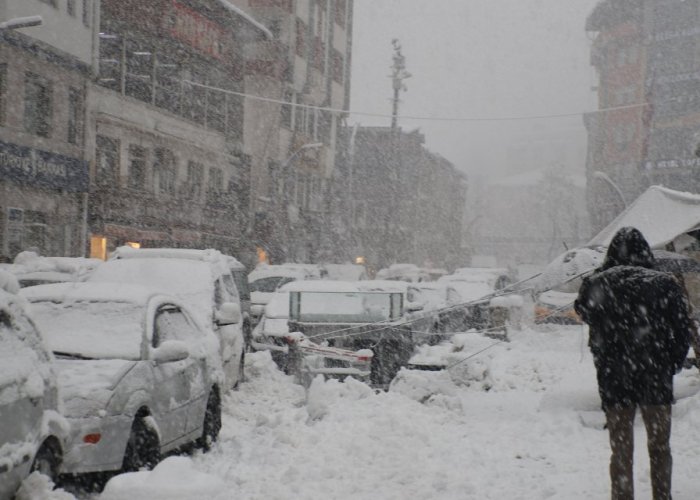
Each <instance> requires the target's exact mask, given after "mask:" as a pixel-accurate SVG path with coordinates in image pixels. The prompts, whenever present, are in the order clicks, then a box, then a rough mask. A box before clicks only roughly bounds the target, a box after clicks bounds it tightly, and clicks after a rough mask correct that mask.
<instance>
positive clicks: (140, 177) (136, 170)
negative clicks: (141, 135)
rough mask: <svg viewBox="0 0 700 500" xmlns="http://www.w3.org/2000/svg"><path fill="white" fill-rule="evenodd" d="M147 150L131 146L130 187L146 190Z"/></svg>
mask: <svg viewBox="0 0 700 500" xmlns="http://www.w3.org/2000/svg"><path fill="white" fill-rule="evenodd" d="M147 154H148V151H147V150H146V148H142V147H141V146H136V145H134V144H131V145H130V146H129V180H128V183H129V187H130V188H133V189H144V188H145V183H146V156H147Z"/></svg>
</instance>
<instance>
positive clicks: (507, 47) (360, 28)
mask: <svg viewBox="0 0 700 500" xmlns="http://www.w3.org/2000/svg"><path fill="white" fill-rule="evenodd" d="M595 3H596V0H568V1H562V0H355V20H354V22H355V28H354V40H353V44H354V45H353V60H354V61H353V78H352V99H351V109H353V110H356V111H369V112H379V113H386V114H390V113H391V103H390V101H389V99H390V97H391V93H392V90H391V82H390V80H389V78H388V75H389V72H390V70H389V66H390V65H391V55H392V48H391V39H392V38H398V39H399V40H400V41H401V43H402V45H403V52H404V55H405V56H406V61H407V69H408V70H409V71H410V72H411V73H412V74H413V77H412V78H411V79H409V80H408V81H407V82H406V83H407V86H408V92H406V93H404V94H403V95H402V100H403V103H402V105H401V109H400V114H404V115H415V116H431V117H436V116H440V117H510V116H531V115H548V114H562V113H571V112H579V111H587V110H590V109H594V108H595V102H596V101H595V96H594V94H593V93H592V92H591V90H590V88H591V86H592V85H594V84H595V79H594V72H593V70H592V68H591V67H590V64H589V59H590V41H589V39H588V37H587V34H586V32H585V31H584V25H585V19H586V16H587V15H588V13H589V12H590V11H591V9H592V8H593V6H594V5H595ZM352 121H353V122H360V123H362V124H364V125H384V124H386V125H388V124H389V122H390V119H389V118H385V119H378V118H369V117H365V116H359V115H355V116H353V119H352ZM400 124H401V126H402V127H403V128H404V129H415V128H420V129H421V130H422V131H423V132H424V133H425V135H426V143H427V146H428V147H429V148H430V149H431V150H433V151H435V152H437V153H440V154H442V155H443V156H445V157H446V158H448V159H449V160H451V161H452V162H454V163H455V164H456V165H457V166H458V167H459V168H461V169H463V170H465V171H467V172H475V171H481V172H484V173H489V174H493V173H501V172H502V171H505V170H508V171H509V172H513V170H514V168H515V167H514V166H513V165H504V164H503V163H504V162H505V160H504V155H503V154H501V153H502V151H503V149H504V145H507V144H509V143H511V142H512V141H518V140H521V139H522V137H524V136H526V135H527V134H528V133H531V131H532V130H533V129H536V128H537V127H540V128H544V129H546V130H558V131H561V130H567V131H569V132H568V133H571V134H572V143H575V142H578V143H579V144H581V143H585V129H584V127H583V125H582V118H581V117H575V118H568V119H557V120H538V121H527V122H477V123H461V122H460V123H454V122H451V123H444V122H442V123H441V122H418V121H411V120H407V119H406V120H402V121H401V122H400ZM584 150H585V148H584ZM511 163H512V162H511ZM583 164H584V159H583V158H582V159H581V162H580V165H583Z"/></svg>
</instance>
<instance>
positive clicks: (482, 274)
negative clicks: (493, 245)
mask: <svg viewBox="0 0 700 500" xmlns="http://www.w3.org/2000/svg"><path fill="white" fill-rule="evenodd" d="M438 281H440V282H448V281H464V282H467V283H481V282H483V283H488V285H489V286H490V287H491V288H492V289H493V290H502V289H504V288H505V287H507V286H508V285H510V284H511V283H512V279H511V275H510V271H509V270H508V269H506V268H503V267H460V268H458V269H455V271H454V272H453V273H452V274H448V275H446V276H442V277H441V278H439V279H438Z"/></svg>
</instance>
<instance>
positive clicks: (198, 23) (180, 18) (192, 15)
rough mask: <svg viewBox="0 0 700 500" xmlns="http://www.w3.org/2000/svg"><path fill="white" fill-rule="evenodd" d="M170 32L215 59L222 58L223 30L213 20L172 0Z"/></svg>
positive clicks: (174, 36)
mask: <svg viewBox="0 0 700 500" xmlns="http://www.w3.org/2000/svg"><path fill="white" fill-rule="evenodd" d="M172 5H173V10H172V18H171V19H170V26H169V28H170V34H171V35H172V36H173V38H176V39H177V40H180V41H181V42H184V43H186V44H187V45H189V46H191V47H193V48H194V49H196V50H198V51H200V52H203V53H204V54H207V55H209V56H211V57H214V58H216V59H222V58H223V40H224V30H223V29H222V28H221V27H220V26H219V25H218V24H216V23H215V22H213V21H210V20H209V19H207V18H206V17H204V16H203V15H201V14H199V13H197V12H195V11H194V10H192V9H190V8H188V7H186V6H184V5H182V4H181V3H179V2H177V1H175V0H173V3H172Z"/></svg>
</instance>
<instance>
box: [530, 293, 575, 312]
mask: <svg viewBox="0 0 700 500" xmlns="http://www.w3.org/2000/svg"><path fill="white" fill-rule="evenodd" d="M577 296H578V294H576V293H568V292H558V291H556V290H549V291H546V292H542V293H541V294H540V295H539V296H538V297H537V303H538V304H539V305H546V306H553V307H556V308H560V307H564V306H567V305H571V306H573V303H574V300H576V297H577Z"/></svg>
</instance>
